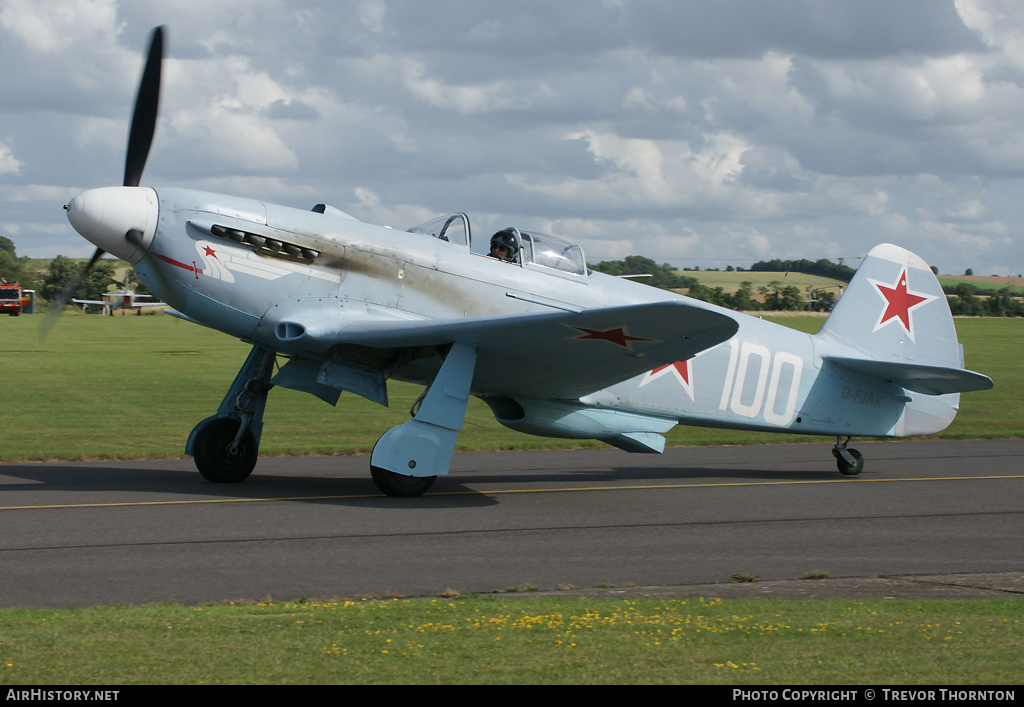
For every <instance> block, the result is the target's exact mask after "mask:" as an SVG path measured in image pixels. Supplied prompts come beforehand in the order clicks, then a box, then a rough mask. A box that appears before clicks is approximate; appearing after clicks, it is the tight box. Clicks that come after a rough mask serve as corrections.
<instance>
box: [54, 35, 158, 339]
mask: <svg viewBox="0 0 1024 707" xmlns="http://www.w3.org/2000/svg"><path fill="white" fill-rule="evenodd" d="M163 58H164V30H163V27H157V28H156V29H154V30H153V34H152V36H151V38H150V40H149V57H148V58H147V59H146V68H145V69H144V70H143V72H142V80H141V81H140V82H139V92H138V94H137V95H136V97H135V110H134V112H133V113H132V127H131V130H130V132H129V133H128V150H127V154H126V156H125V163H124V183H123V186H126V187H137V186H139V182H141V181H142V172H143V170H144V169H145V167H146V159H147V158H148V157H149V148H150V146H152V144H153V134H154V133H155V132H156V116H157V110H158V107H159V104H160V67H161V64H162V63H163ZM103 253H104V251H103V249H102V248H97V249H96V252H95V253H93V254H92V258H90V259H89V262H88V264H86V266H85V267H84V268H82V271H81V272H79V273H78V275H77V276H76V277H75V278H74V279H73V280H72V281H71V282H70V283H69V284H68V286H67V287H65V288H64V291H63V292H61V293H60V296H59V297H57V299H56V300H55V301H54V302H53V304H52V305H50V310H49V312H48V314H47V316H46V319H45V320H43V325H42V332H41V335H42V337H43V338H45V337H46V335H47V334H48V333H49V331H50V328H51V327H53V324H54V322H55V321H56V318H57V317H58V316H60V313H61V312H63V311H64V308H65V307H66V306H67V305H68V304H69V303H70V302H71V299H72V298H73V297H74V296H75V291H76V290H77V289H78V286H79V285H81V284H82V280H84V279H85V278H86V277H87V276H88V275H89V271H90V270H92V268H93V266H94V265H96V262H97V261H98V260H99V259H100V258H101V257H103Z"/></svg>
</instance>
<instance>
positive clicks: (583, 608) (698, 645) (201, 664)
mask: <svg viewBox="0 0 1024 707" xmlns="http://www.w3.org/2000/svg"><path fill="white" fill-rule="evenodd" d="M808 581H813V580H808ZM0 617H2V620H3V623H2V626H0V685H2V684H6V685H33V684H51V685H75V686H81V685H97V684H99V685H109V686H126V685H139V684H421V685H423V684H495V685H498V684H506V685H515V684H590V685H617V684H706V685H713V684H728V685H740V684H761V685H866V686H889V685H907V684H912V685H947V686H949V685H968V684H971V685H986V686H995V685H1020V681H1021V675H1022V668H1024V602H1022V601H1020V600H1012V599H1011V600H975V601H932V602H917V601H884V600H878V601H809V602H797V601H779V600H766V599H756V600H729V601H722V600H719V599H712V598H706V599H698V600H683V599H664V600H660V599H659V600H655V599H637V600H629V599H618V600H610V599H601V600H595V599H576V598H572V599H569V598H565V599H562V598H532V599H531V598H505V597H502V596H487V597H482V596H467V597H457V598H435V599H427V600H416V601H407V600H387V601H379V600H373V601H343V600H338V601H326V602H325V601H304V602H295V603H284V602H277V603H273V602H262V603H256V602H253V603H249V604H235V605H228V604H220V605H203V606H193V607H182V606H171V605H155V606H147V607H137V608H127V607H103V608H94V609H83V610H75V611H21V610H19V611H12V610H8V611H4V612H2V613H0ZM128 694H129V695H130V694H132V693H128Z"/></svg>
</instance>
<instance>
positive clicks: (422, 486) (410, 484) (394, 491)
mask: <svg viewBox="0 0 1024 707" xmlns="http://www.w3.org/2000/svg"><path fill="white" fill-rule="evenodd" d="M370 475H371V476H372V477H373V483H375V484H376V485H377V488H378V489H380V491H381V493H383V494H386V495H388V496H391V497H393V498H414V497H416V496H422V495H423V494H424V493H426V492H427V490H429V489H430V487H431V486H433V485H434V482H435V481H436V480H437V477H436V476H405V475H404V474H396V473H394V472H393V471H388V470H387V469H381V468H380V467H376V466H371V467H370Z"/></svg>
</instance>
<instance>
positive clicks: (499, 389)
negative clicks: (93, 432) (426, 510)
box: [65, 28, 992, 496]
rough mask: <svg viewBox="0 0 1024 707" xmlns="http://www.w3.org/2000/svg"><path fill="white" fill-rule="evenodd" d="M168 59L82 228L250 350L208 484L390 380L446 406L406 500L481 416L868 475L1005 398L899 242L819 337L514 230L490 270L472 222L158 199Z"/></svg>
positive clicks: (377, 396)
mask: <svg viewBox="0 0 1024 707" xmlns="http://www.w3.org/2000/svg"><path fill="white" fill-rule="evenodd" d="M162 42H163V40H162V32H161V30H160V29H159V28H158V29H157V30H156V31H155V32H154V36H153V39H152V43H151V47H150V53H149V58H148V61H147V64H146V69H145V72H144V74H143V78H142V83H141V86H140V89H139V95H138V98H137V101H136V107H135V115H134V119H133V124H132V129H131V133H130V136H129V143H128V157H127V164H126V169H125V178H124V185H123V186H120V187H106V188H98V189H91V190H89V191H86V192H84V193H82V194H79V195H78V196H76V197H74V198H73V199H72V200H71V202H70V203H69V204H68V205H67V206H66V207H65V208H66V209H67V215H68V219H69V220H70V221H71V224H72V225H73V226H74V228H75V230H77V231H78V232H79V233H80V234H81V235H83V236H84V237H85V238H87V239H88V240H90V241H91V242H92V243H94V244H95V245H96V246H97V251H96V256H94V260H95V259H96V258H98V257H99V256H100V255H102V253H103V252H104V251H106V252H110V253H113V254H114V255H116V256H118V257H120V258H123V259H125V260H127V261H129V262H130V263H132V265H133V266H134V268H135V271H136V273H137V274H138V276H139V278H140V279H141V280H142V281H143V282H144V283H145V284H146V285H147V287H149V289H150V290H151V291H152V292H154V293H157V295H158V296H159V297H161V298H162V299H163V300H164V301H166V302H167V303H169V305H170V306H171V307H173V308H174V311H173V312H172V313H174V314H176V316H179V317H181V318H183V319H186V320H189V321H192V322H195V323H198V324H201V325H204V326H207V327H212V328H214V329H218V330H220V331H222V332H224V333H225V334H228V335H230V336H234V337H238V338H240V339H243V340H245V341H247V342H249V343H251V344H252V351H251V353H250V354H249V356H248V358H247V360H246V361H245V363H244V364H243V365H242V367H241V369H240V370H239V372H238V374H237V376H236V377H235V379H234V382H233V383H232V384H231V386H230V387H229V389H228V391H227V394H226V395H225V396H224V399H223V402H222V403H221V405H220V408H219V409H218V410H217V411H216V413H215V414H213V415H212V416H210V417H208V418H206V419H205V420H203V421H202V422H200V423H199V424H198V425H197V426H196V427H195V429H193V430H192V433H191V435H190V436H189V438H188V441H187V444H186V451H187V452H188V453H189V454H191V455H192V456H193V457H194V458H195V462H196V466H197V467H198V468H199V471H200V472H202V474H203V476H205V477H206V478H207V479H209V480H210V481H213V482H237V481H242V480H243V479H245V478H246V477H248V475H249V474H250V473H251V471H252V470H253V467H254V466H255V464H256V460H257V453H258V450H259V444H260V435H261V432H262V429H263V412H264V409H265V405H266V402H267V394H268V391H270V389H271V388H272V387H273V386H275V385H279V386H284V387H286V388H291V389H294V390H299V391H304V392H307V393H311V394H312V395H315V396H317V397H319V398H321V399H322V400H324V401H326V402H328V403H330V404H332V405H334V404H336V403H337V401H338V398H339V396H340V394H341V392H342V391H348V392H350V393H355V394H356V395H361V396H363V397H365V398H368V399H369V400H372V401H375V402H377V403H380V404H382V405H387V403H388V393H387V382H388V380H389V379H391V378H395V379H399V380H405V381H412V382H414V383H419V384H423V385H425V386H426V389H425V392H424V394H423V395H422V397H421V399H420V401H419V402H418V406H414V413H413V416H412V419H410V420H409V421H408V422H406V423H404V424H402V425H399V426H397V427H395V428H393V429H391V430H388V431H386V432H385V433H384V434H383V436H382V437H381V438H380V440H379V441H378V442H377V444H376V446H375V448H374V450H373V453H372V454H371V457H370V469H371V473H372V476H373V479H374V481H375V482H376V484H377V486H378V487H379V488H380V490H381V491H382V492H383V493H385V494H388V495H392V496H417V495H420V494H422V493H423V492H424V491H426V490H427V489H428V488H429V487H430V486H431V484H432V483H433V482H434V479H435V477H436V476H438V475H439V474H445V473H447V472H448V468H449V465H450V463H451V460H452V455H453V452H454V450H455V442H456V438H457V436H458V433H459V431H460V429H461V428H462V424H463V419H464V416H465V412H466V404H467V401H468V399H469V396H471V395H475V396H477V397H479V398H481V399H482V400H484V402H486V403H487V404H488V405H489V406H490V408H491V410H492V411H493V412H494V415H495V417H496V418H497V420H498V421H499V422H501V423H502V424H504V425H506V426H508V427H511V428H512V429H515V430H519V431H522V432H526V433H530V434H536V435H544V436H550V437H562V438H570V439H598V440H602V441H604V442H607V443H608V444H611V445H614V446H616V447H619V448H621V449H623V450H626V451H628V452H661V451H663V449H664V445H665V438H664V436H663V435H664V433H665V432H667V431H668V430H669V429H671V428H672V427H674V426H675V425H678V424H684V425H703V426H712V427H730V428H740V429H749V430H767V431H776V432H790V433H801V434H816V435H828V436H830V437H834V438H835V439H836V442H835V446H834V447H833V448H832V453H833V455H834V456H835V458H836V460H837V464H838V467H839V470H840V471H841V472H842V473H843V474H857V473H859V472H860V471H861V469H862V467H863V465H864V460H863V457H862V456H861V454H860V453H858V452H857V451H856V450H855V449H851V448H850V447H848V446H847V443H848V441H849V439H850V437H851V436H862V435H870V436H894V437H899V436H906V435H925V434H931V433H935V432H938V431H939V430H942V429H943V428H945V427H946V426H947V425H948V424H949V423H950V422H951V421H952V420H953V417H954V416H955V415H956V412H957V408H958V404H959V394H960V393H961V392H964V391H974V390H983V389H986V388H990V387H991V386H992V381H991V380H990V379H989V378H987V377H985V376H983V375H980V374H978V373H974V372H971V371H968V370H965V369H964V365H963V350H962V347H961V346H960V344H959V343H958V342H957V338H956V331H955V330H954V328H953V319H952V317H951V316H950V311H949V307H948V306H947V304H946V299H945V297H944V295H943V293H942V290H941V289H940V287H939V284H938V282H937V280H936V278H935V276H934V275H933V274H932V272H931V270H930V269H929V268H928V265H927V264H926V263H925V262H924V261H923V260H922V259H921V258H919V257H917V256H916V255H914V254H913V253H910V252H908V251H906V250H904V249H903V248H900V247H898V246H895V245H880V246H877V247H876V248H874V249H873V250H872V251H871V252H870V253H869V254H868V255H867V257H866V258H865V259H864V262H863V264H862V266H861V268H860V269H859V271H858V272H857V274H856V276H855V277H854V278H853V281H852V282H851V283H850V285H849V287H848V289H847V291H846V293H845V294H844V295H843V297H842V299H841V300H840V301H839V303H838V304H837V305H836V307H835V309H834V311H833V312H832V314H831V315H830V316H829V318H828V320H827V321H826V323H825V325H824V327H823V328H822V330H821V331H820V332H819V333H818V334H816V335H813V336H811V335H808V334H804V333H800V332H797V331H794V330H792V329H788V328H785V327H782V326H777V325H774V324H770V323H768V322H765V321H762V320H760V319H757V318H753V317H749V316H745V315H743V314H739V313H736V312H732V311H728V310H725V309H722V308H720V307H716V306H713V305H710V304H706V303H704V302H700V301H696V300H692V299H689V298H687V297H683V296H681V295H678V294H674V293H671V292H667V291H662V290H658V289H655V288H652V287H649V286H647V285H643V284H638V283H636V282H632V281H630V280H629V279H623V278H616V277H611V276H608V275H604V274H602V273H597V272H593V271H591V270H589V269H588V268H587V265H586V261H585V260H584V257H583V252H582V251H581V249H580V248H579V246H577V245H574V244H573V243H569V242H566V241H564V240H561V239H559V238H555V237H552V236H548V235H544V234H540V233H533V232H529V231H525V230H520V229H516V228H508V229H505V230H503V231H499V232H498V233H496V234H494V236H493V237H492V238H490V239H489V240H488V245H489V246H491V248H490V250H492V251H493V253H492V254H493V255H494V256H496V257H489V255H487V254H484V253H478V252H475V250H474V249H473V247H472V246H473V244H474V243H475V242H476V243H477V248H478V249H479V246H480V245H481V244H480V243H479V242H477V241H475V240H474V239H476V238H477V236H476V235H475V234H473V233H472V232H471V230H470V223H469V219H468V218H467V217H466V215H465V214H462V213H454V214H450V215H447V216H442V217H441V218H438V219H436V220H434V221H430V222H428V223H425V224H422V225H420V226H416V227H414V228H411V229H409V230H408V231H399V230H394V229H391V228H383V227H378V226H373V225H370V224H366V223H363V222H361V221H358V220H357V219H355V218H353V217H352V216H350V215H348V214H346V213H343V212H342V211H339V210H338V209H335V208H332V207H330V206H326V205H324V204H318V205H316V206H314V207H313V208H312V209H311V210H309V211H305V210H300V209H294V208H286V207H283V206H276V205H274V204H269V203H264V202H262V201H257V200H253V199H242V198H237V197H232V196H222V195H219V194H210V193H205V192H200V191H191V190H186V189H164V188H160V189H154V188H147V187H140V186H138V185H139V182H140V179H141V174H142V169H143V165H144V163H145V160H146V156H147V153H148V151H149V147H150V142H151V139H152V135H153V130H154V127H155V121H156V113H157V102H158V93H159V83H160V62H161V56H162ZM279 357H280V358H281V359H282V360H283V361H284V363H283V365H281V366H280V368H279V370H276V371H275V369H276V365H277V363H278V359H279Z"/></svg>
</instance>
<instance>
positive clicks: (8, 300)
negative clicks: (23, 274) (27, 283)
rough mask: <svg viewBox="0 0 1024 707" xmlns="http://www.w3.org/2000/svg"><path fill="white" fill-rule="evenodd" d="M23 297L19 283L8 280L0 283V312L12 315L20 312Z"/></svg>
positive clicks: (14, 315)
mask: <svg viewBox="0 0 1024 707" xmlns="http://www.w3.org/2000/svg"><path fill="white" fill-rule="evenodd" d="M23 297H24V293H23V292H22V290H21V285H19V284H17V283H14V284H11V283H9V282H4V283H2V284H0V314H10V315H11V316H12V317H16V316H18V315H19V314H21V307H22V304H23V302H22V298H23Z"/></svg>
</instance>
